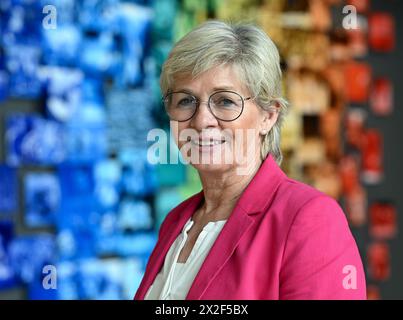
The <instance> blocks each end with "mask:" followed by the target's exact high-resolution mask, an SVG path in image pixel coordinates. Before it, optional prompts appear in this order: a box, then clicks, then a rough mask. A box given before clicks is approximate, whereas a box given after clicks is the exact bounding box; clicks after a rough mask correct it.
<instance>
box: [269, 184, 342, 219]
mask: <svg viewBox="0 0 403 320" xmlns="http://www.w3.org/2000/svg"><path fill="white" fill-rule="evenodd" d="M274 202H277V203H280V204H282V205H283V206H284V211H283V212H287V213H288V214H290V215H291V216H295V215H297V214H301V212H305V211H307V212H310V213H315V212H316V213H319V214H320V215H322V216H326V215H328V216H329V217H330V218H332V217H333V218H342V219H344V218H345V215H344V212H343V210H342V209H341V207H340V205H339V203H338V202H337V200H336V199H334V198H332V197H331V196H329V195H327V194H325V193H324V192H322V191H320V190H318V189H316V188H314V187H312V186H310V185H308V184H306V183H303V182H301V181H298V180H294V179H291V178H286V179H284V180H283V182H282V183H281V184H280V185H279V188H278V191H277V193H276V197H275V199H274Z"/></svg>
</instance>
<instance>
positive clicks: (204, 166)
mask: <svg viewBox="0 0 403 320" xmlns="http://www.w3.org/2000/svg"><path fill="white" fill-rule="evenodd" d="M191 165H192V166H193V167H194V168H195V169H196V170H197V171H199V172H205V173H209V172H210V173H219V172H225V171H228V170H230V169H232V168H233V167H234V165H233V164H225V163H191Z"/></svg>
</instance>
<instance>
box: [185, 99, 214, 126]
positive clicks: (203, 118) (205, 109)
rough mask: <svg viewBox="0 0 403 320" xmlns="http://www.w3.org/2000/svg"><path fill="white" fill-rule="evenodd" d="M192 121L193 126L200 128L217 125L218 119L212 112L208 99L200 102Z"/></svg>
mask: <svg viewBox="0 0 403 320" xmlns="http://www.w3.org/2000/svg"><path fill="white" fill-rule="evenodd" d="M191 121H192V123H191V124H192V126H193V127H194V128H195V129H198V130H201V129H203V128H207V127H211V126H216V125H217V119H216V118H215V117H214V115H213V114H212V113H211V110H210V108H209V106H208V101H201V102H199V105H198V108H197V110H196V113H195V115H194V116H193V117H192V119H191Z"/></svg>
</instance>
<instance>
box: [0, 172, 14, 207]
mask: <svg viewBox="0 0 403 320" xmlns="http://www.w3.org/2000/svg"><path fill="white" fill-rule="evenodd" d="M15 211H17V170H16V169H15V168H13V167H10V166H7V165H3V164H0V212H3V213H12V212H15Z"/></svg>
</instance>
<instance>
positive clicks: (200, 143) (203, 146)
mask: <svg viewBox="0 0 403 320" xmlns="http://www.w3.org/2000/svg"><path fill="white" fill-rule="evenodd" d="M225 142H226V141H225V140H224V139H219V140H217V139H215V140H212V139H209V140H202V139H198V140H190V143H191V144H192V146H195V147H196V148H198V149H199V150H200V151H202V152H204V151H211V150H212V149H214V148H215V147H217V146H221V145H222V144H223V143H225Z"/></svg>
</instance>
